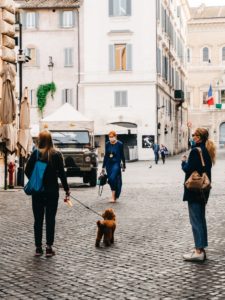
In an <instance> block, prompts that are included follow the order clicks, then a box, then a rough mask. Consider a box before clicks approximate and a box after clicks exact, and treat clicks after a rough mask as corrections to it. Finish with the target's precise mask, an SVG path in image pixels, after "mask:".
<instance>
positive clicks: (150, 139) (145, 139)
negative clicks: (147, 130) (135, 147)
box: [142, 135, 155, 148]
mask: <svg viewBox="0 0 225 300" xmlns="http://www.w3.org/2000/svg"><path fill="white" fill-rule="evenodd" d="M154 142H155V136H154V135H142V148H151V147H152V145H153V144H154Z"/></svg>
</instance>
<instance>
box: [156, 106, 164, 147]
mask: <svg viewBox="0 0 225 300" xmlns="http://www.w3.org/2000/svg"><path fill="white" fill-rule="evenodd" d="M157 102H158V101H157ZM164 107H165V105H161V106H157V112H156V119H157V124H156V125H157V126H156V128H157V135H156V142H157V143H159V129H160V128H161V124H160V123H159V113H158V111H159V110H160V109H162V108H164Z"/></svg>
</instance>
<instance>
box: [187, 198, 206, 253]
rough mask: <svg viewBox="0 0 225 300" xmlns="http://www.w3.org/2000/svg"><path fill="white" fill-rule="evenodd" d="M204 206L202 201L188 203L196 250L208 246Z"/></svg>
mask: <svg viewBox="0 0 225 300" xmlns="http://www.w3.org/2000/svg"><path fill="white" fill-rule="evenodd" d="M205 206H206V204H205V203H204V201H188V209H189V218H190V223H191V226H192V231H193V236H194V241H195V247H196V248H205V247H207V246H208V234H207V224H206V219H205Z"/></svg>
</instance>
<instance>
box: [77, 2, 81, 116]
mask: <svg viewBox="0 0 225 300" xmlns="http://www.w3.org/2000/svg"><path fill="white" fill-rule="evenodd" d="M79 8H80V7H78V8H77V86H76V91H77V93H76V96H77V97H76V110H79V84H80V12H79Z"/></svg>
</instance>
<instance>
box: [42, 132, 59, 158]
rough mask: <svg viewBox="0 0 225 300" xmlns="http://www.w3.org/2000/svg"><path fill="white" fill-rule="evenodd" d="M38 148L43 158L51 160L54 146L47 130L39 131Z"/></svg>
mask: <svg viewBox="0 0 225 300" xmlns="http://www.w3.org/2000/svg"><path fill="white" fill-rule="evenodd" d="M38 149H39V151H40V152H41V158H42V159H43V160H46V159H47V160H51V156H52V154H53V153H54V152H55V148H54V145H53V141H52V135H51V133H50V132H49V131H48V130H43V131H41V132H40V133H39V136H38Z"/></svg>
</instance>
